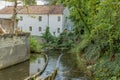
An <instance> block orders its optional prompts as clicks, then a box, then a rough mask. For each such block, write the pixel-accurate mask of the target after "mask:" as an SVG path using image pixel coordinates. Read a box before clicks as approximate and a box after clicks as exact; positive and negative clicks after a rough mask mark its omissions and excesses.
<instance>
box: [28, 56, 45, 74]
mask: <svg viewBox="0 0 120 80" xmlns="http://www.w3.org/2000/svg"><path fill="white" fill-rule="evenodd" d="M44 65H45V59H44V56H43V55H39V54H35V55H34V54H33V55H31V58H30V75H34V74H35V73H37V72H39V71H40V70H42V69H43V68H44Z"/></svg>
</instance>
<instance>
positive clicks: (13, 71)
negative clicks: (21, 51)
mask: <svg viewBox="0 0 120 80" xmlns="http://www.w3.org/2000/svg"><path fill="white" fill-rule="evenodd" d="M28 75H29V61H26V62H23V63H20V64H17V65H14V66H11V67H9V68H5V69H2V70H0V80H24V78H26V77H27V76H28Z"/></svg>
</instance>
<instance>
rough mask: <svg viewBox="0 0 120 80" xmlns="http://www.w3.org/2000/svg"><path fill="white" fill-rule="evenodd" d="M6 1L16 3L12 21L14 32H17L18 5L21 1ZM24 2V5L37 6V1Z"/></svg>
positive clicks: (28, 0) (26, 0) (23, 0)
mask: <svg viewBox="0 0 120 80" xmlns="http://www.w3.org/2000/svg"><path fill="white" fill-rule="evenodd" d="M6 1H9V2H14V8H13V15H12V21H13V30H15V28H17V5H18V1H21V0H6ZM22 2H23V3H24V5H32V4H36V0H22Z"/></svg>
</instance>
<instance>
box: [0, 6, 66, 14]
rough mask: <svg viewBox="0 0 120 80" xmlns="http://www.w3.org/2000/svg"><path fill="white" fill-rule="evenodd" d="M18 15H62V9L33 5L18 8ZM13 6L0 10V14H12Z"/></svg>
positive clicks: (60, 7)
mask: <svg viewBox="0 0 120 80" xmlns="http://www.w3.org/2000/svg"><path fill="white" fill-rule="evenodd" d="M17 10H18V14H28V13H29V14H62V13H63V10H64V7H63V6H62V5H34V6H28V7H25V6H24V7H23V6H18V7H17ZM12 13H13V6H8V7H5V8H3V9H2V10H0V14H12Z"/></svg>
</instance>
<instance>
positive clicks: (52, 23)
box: [49, 14, 63, 36]
mask: <svg viewBox="0 0 120 80" xmlns="http://www.w3.org/2000/svg"><path fill="white" fill-rule="evenodd" d="M58 16H59V17H60V18H61V19H60V21H58ZM62 16H63V15H62V14H58V15H49V27H50V32H51V33H52V35H54V34H53V33H54V32H55V35H56V36H58V35H59V34H60V33H61V32H63V21H62ZM58 28H60V33H58Z"/></svg>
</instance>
